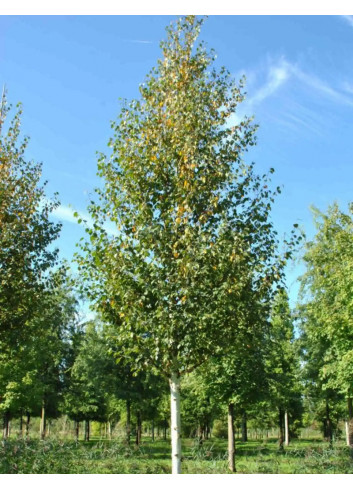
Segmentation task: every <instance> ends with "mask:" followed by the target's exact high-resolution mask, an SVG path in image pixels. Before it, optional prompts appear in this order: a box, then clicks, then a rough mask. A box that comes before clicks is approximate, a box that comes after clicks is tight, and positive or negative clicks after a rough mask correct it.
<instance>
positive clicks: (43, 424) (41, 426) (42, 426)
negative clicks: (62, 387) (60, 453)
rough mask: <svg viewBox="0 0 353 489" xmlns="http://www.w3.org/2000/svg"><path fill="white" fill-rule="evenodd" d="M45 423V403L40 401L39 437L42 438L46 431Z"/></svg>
mask: <svg viewBox="0 0 353 489" xmlns="http://www.w3.org/2000/svg"><path fill="white" fill-rule="evenodd" d="M46 425H47V420H46V414H45V403H44V401H42V414H41V418H40V439H41V440H44V438H45V431H46V427H47V426H46Z"/></svg>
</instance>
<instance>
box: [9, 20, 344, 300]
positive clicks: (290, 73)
mask: <svg viewBox="0 0 353 489" xmlns="http://www.w3.org/2000/svg"><path fill="white" fill-rule="evenodd" d="M175 18H176V17H175V16H52V17H47V16H30V17H25V16H22V17H19V16H1V17H0V83H1V84H3V83H5V84H6V86H7V89H8V99H9V101H10V102H12V103H13V104H15V103H17V102H18V101H21V102H22V103H23V106H24V116H23V134H26V135H29V136H30V138H31V141H30V145H29V148H28V152H27V156H28V158H33V159H34V160H35V161H41V162H43V175H44V178H45V179H47V180H48V186H47V195H48V197H50V196H51V195H53V193H54V192H56V191H57V192H59V196H60V201H61V206H60V207H59V209H57V211H56V212H55V216H54V218H55V219H59V220H61V221H62V223H63V229H62V233H61V238H60V240H59V241H58V246H59V248H60V253H61V256H62V257H65V258H66V259H68V260H69V261H70V260H71V258H72V255H73V253H74V251H75V243H76V242H77V241H78V239H79V238H80V236H82V234H83V230H82V227H80V225H78V224H77V223H76V222H75V219H74V218H73V216H72V214H73V209H75V210H78V211H79V212H81V213H84V212H85V209H86V207H87V204H88V202H89V200H90V196H91V195H92V193H93V189H94V187H95V186H96V185H97V184H98V183H99V182H98V179H97V177H96V162H97V158H96V151H102V152H107V151H108V148H107V142H108V139H109V137H110V136H111V130H110V121H111V120H113V119H115V118H116V117H117V114H118V112H119V100H118V99H119V98H120V97H121V98H127V99H131V98H134V97H137V96H138V86H139V84H140V83H142V82H143V81H144V78H145V75H146V74H147V73H148V72H149V70H150V69H151V68H152V67H153V66H154V65H155V64H156V60H157V58H158V57H160V49H159V41H160V40H161V39H163V38H164V37H165V26H166V25H167V24H169V23H170V22H171V21H172V20H174V19H175ZM200 37H201V39H203V40H205V41H206V42H207V44H208V46H209V47H210V48H211V47H212V48H214V49H215V51H216V52H217V55H218V58H217V65H218V66H220V65H225V66H226V67H227V68H228V70H229V71H230V72H231V73H232V74H233V75H234V77H235V78H239V77H240V76H241V75H243V74H245V75H246V77H247V89H246V90H247V100H246V102H245V103H244V104H243V105H242V107H240V108H239V117H241V116H242V115H244V114H247V115H251V114H254V116H255V121H256V122H257V123H258V124H259V125H260V127H259V130H258V144H257V147H256V148H254V149H252V150H251V152H250V153H248V155H247V156H246V159H247V160H248V161H250V160H252V161H255V162H256V165H257V169H258V171H259V172H262V173H263V172H265V171H266V170H268V169H269V168H270V167H274V168H275V170H276V173H275V175H274V178H273V184H274V185H281V186H283V192H282V195H281V196H280V197H279V198H278V200H277V203H276V205H275V208H274V211H273V221H274V223H275V226H276V227H277V229H278V230H279V232H280V234H281V235H283V234H284V233H289V232H290V230H291V227H292V224H293V223H295V222H297V223H299V225H300V226H302V227H303V228H304V229H305V231H306V233H307V236H308V237H309V238H311V237H312V236H313V233H314V229H313V225H312V218H311V213H310V210H309V207H310V205H312V204H314V205H316V206H317V207H319V208H320V209H322V210H325V209H326V208H327V206H328V205H329V204H331V203H333V201H335V200H337V201H338V202H339V204H340V205H341V206H342V208H344V209H345V208H346V204H347V203H348V202H349V201H351V200H353V199H352V188H353V183H352V182H353V16H232V15H229V16H221V15H214V16H210V17H208V19H207V20H206V22H205V23H204V26H203V29H202V32H201V36H200ZM301 271H302V268H301V267H300V266H298V265H296V266H295V267H292V268H291V269H289V270H288V286H289V290H290V296H291V302H292V303H294V302H295V299H296V293H297V289H298V287H297V285H296V284H295V278H296V277H297V275H298V274H299V273H301Z"/></svg>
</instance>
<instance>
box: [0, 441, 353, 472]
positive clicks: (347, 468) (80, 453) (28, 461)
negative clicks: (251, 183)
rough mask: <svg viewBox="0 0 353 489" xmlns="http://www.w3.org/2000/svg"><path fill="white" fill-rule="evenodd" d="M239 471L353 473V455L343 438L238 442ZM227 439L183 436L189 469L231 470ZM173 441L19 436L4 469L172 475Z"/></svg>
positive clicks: (9, 445)
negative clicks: (285, 444)
mask: <svg viewBox="0 0 353 489" xmlns="http://www.w3.org/2000/svg"><path fill="white" fill-rule="evenodd" d="M236 449H237V452H236V466H237V473H240V474H352V473H353V458H352V455H351V453H350V451H349V449H348V448H347V447H345V446H344V445H343V442H338V443H337V444H336V445H335V446H334V447H333V448H330V447H329V446H328V444H327V443H324V442H322V441H318V440H298V441H295V442H293V443H292V444H291V445H290V446H289V447H287V448H286V449H285V450H284V451H279V450H278V445H277V443H276V441H275V440H269V441H267V442H262V441H249V442H247V443H240V442H237V447H236ZM227 466H228V464H227V446H226V441H225V440H219V439H214V440H208V441H206V442H204V443H203V444H202V445H201V446H200V445H198V444H197V443H196V441H195V440H191V439H187V440H183V462H182V469H183V472H184V473H189V474H226V473H228V468H227ZM170 470H171V464H170V443H169V442H168V441H164V440H156V441H155V442H154V443H152V442H151V441H150V439H147V438H146V439H145V440H143V442H142V444H141V445H140V446H139V447H136V446H135V445H133V444H132V445H131V446H130V447H128V446H126V445H125V444H124V443H122V442H120V441H116V440H112V441H108V440H92V441H90V442H83V441H80V442H78V443H76V442H74V441H67V440H66V441H63V440H58V439H48V440H45V441H39V440H30V441H27V442H25V441H23V440H16V439H11V440H9V441H7V442H6V443H5V444H4V443H3V444H2V445H1V446H0V472H1V473H3V474H5V473H7V474H30V473H32V474H169V473H170Z"/></svg>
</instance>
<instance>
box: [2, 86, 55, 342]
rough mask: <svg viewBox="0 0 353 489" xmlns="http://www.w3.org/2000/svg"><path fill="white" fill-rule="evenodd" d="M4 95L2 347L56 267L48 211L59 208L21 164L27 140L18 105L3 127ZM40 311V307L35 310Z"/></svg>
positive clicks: (33, 170) (37, 172)
mask: <svg viewBox="0 0 353 489" xmlns="http://www.w3.org/2000/svg"><path fill="white" fill-rule="evenodd" d="M10 109H11V106H8V105H7V102H6V93H5V92H4V94H3V97H2V100H1V106H0V341H1V342H2V348H5V344H6V345H9V344H10V343H11V341H12V340H13V341H14V342H15V343H16V342H18V341H20V337H21V335H23V334H25V331H26V328H25V327H24V326H25V323H26V321H28V320H29V319H30V318H31V317H32V315H33V314H34V311H35V310H36V307H37V305H39V304H40V296H41V293H42V291H43V290H44V289H45V288H48V287H49V283H48V276H47V275H46V272H47V271H48V270H49V269H50V268H51V267H52V266H53V265H54V264H55V263H56V260H57V250H56V249H54V248H53V247H52V246H50V245H51V244H52V242H53V241H54V240H55V239H56V238H57V237H58V235H59V231H60V225H59V224H53V223H52V222H51V221H50V213H51V212H52V210H53V209H54V208H55V207H56V206H57V205H59V203H58V201H57V199H56V196H55V198H54V200H52V201H49V200H48V199H47V198H46V196H45V193H44V187H45V184H44V185H42V186H41V185H40V179H41V165H40V164H35V163H33V162H32V161H26V160H25V150H26V147H27V143H28V138H24V139H23V141H22V142H21V141H20V125H21V114H22V109H21V106H20V105H18V110H17V113H16V114H15V116H14V118H13V120H12V121H10V123H9V124H7V120H6V119H7V116H8V112H9V110H10ZM39 307H40V306H39Z"/></svg>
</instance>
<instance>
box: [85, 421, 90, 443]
mask: <svg viewBox="0 0 353 489" xmlns="http://www.w3.org/2000/svg"><path fill="white" fill-rule="evenodd" d="M89 428H90V427H89V419H86V421H85V441H89V436H90V432H89Z"/></svg>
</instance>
